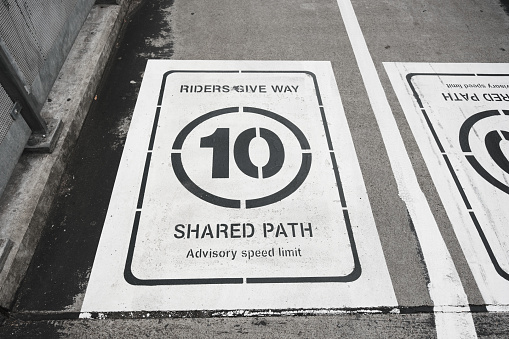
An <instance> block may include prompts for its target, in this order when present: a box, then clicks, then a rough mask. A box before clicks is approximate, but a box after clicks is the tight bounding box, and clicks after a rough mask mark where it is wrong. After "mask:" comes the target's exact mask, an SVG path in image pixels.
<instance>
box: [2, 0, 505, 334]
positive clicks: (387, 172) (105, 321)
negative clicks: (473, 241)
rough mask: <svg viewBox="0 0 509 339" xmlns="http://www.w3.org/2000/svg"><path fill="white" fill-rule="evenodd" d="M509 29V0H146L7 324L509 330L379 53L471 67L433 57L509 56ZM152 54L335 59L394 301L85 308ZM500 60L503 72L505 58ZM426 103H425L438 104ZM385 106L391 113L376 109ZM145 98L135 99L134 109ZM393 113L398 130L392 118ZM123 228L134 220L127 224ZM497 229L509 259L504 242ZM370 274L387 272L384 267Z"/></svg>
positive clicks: (91, 330)
mask: <svg viewBox="0 0 509 339" xmlns="http://www.w3.org/2000/svg"><path fill="white" fill-rule="evenodd" d="M350 3H351V5H352V7H351V8H350V7H349V6H350V5H349V4H350ZM352 13H355V15H352ZM357 24H358V26H359V27H360V29H361V30H362V33H360V35H359V32H358V31H357V30H356V27H357V26H356V25H357ZM508 29H509V15H508V13H507V4H504V3H503V2H502V3H501V2H499V1H498V0H489V1H482V2H481V1H477V0H468V1H457V0H445V1H444V0H441V1H439V0H418V1H410V0H403V1H390V0H384V1H377V2H373V1H365V0H352V1H351V2H350V1H342V0H340V1H335V0H317V1H305V0H288V1H286V0H285V1H272V0H271V1H266V2H252V1H230V0H220V1H215V2H213V3H211V2H205V1H199V0H190V1H178V0H177V1H169V0H155V1H141V2H140V3H139V5H138V6H137V7H136V9H135V10H134V11H133V12H132V13H131V14H130V16H129V17H128V19H127V20H126V22H125V24H124V27H123V29H122V33H121V36H120V37H119V39H118V43H117V46H116V47H115V49H114V52H113V53H112V55H111V58H110V61H109V65H108V67H107V71H106V72H105V74H104V75H103V79H102V82H101V85H100V89H99V90H98V91H97V95H96V97H95V100H94V102H93V103H92V105H91V107H90V109H89V112H88V115H87V117H86V120H85V122H84V125H83V128H82V130H81V132H80V135H79V139H78V141H77V143H76V146H75V147H74V149H73V150H72V154H71V155H70V159H69V161H68V162H67V165H66V169H65V172H64V174H63V176H62V177H61V181H60V186H59V189H58V195H57V196H56V198H55V201H54V202H53V206H52V209H51V212H50V215H49V217H48V218H47V220H46V221H45V223H44V225H43V233H42V237H41V239H40V241H39V244H38V247H37V249H36V252H35V254H34V257H33V259H32V262H31V264H30V267H29V269H28V271H27V274H26V277H25V279H24V281H23V283H22V285H21V287H20V288H19V290H18V293H17V297H16V300H15V303H14V305H13V307H12V309H11V310H8V312H6V314H7V316H8V318H7V319H6V320H5V322H4V324H3V325H2V326H1V327H0V336H2V337H36V336H40V337H117V336H123V337H129V338H130V337H141V336H147V337H169V336H171V337H173V336H174V337H183V338H187V337H204V338H208V337H211V338H212V337H214V338H216V337H218V338H232V337H240V336H243V337H248V338H260V337H263V338H265V337H266V338H276V337H277V338H281V337H285V338H293V337H303V338H309V337H323V338H325V337H346V338H349V337H352V338H353V337H355V338H358V337H384V338H385V337H398V338H402V337H412V338H413V337H416V338H420V337H422V338H430V337H451V336H452V337H475V336H477V337H480V338H498V337H506V336H509V325H508V324H509V313H507V312H508V311H509V307H508V302H507V300H508V298H509V292H507V291H509V288H508V286H509V285H507V281H505V282H499V281H498V280H497V282H496V283H494V285H496V286H497V288H495V289H493V286H494V285H490V283H489V279H488V278H487V279H486V280H487V281H488V282H487V283H486V286H485V285H483V284H484V282H482V281H480V280H479V278H477V275H478V273H476V272H477V271H476V268H475V266H472V265H474V263H473V262H472V259H471V258H472V254H469V253H470V252H469V250H468V249H465V246H466V245H465V243H464V240H463V239H464V238H468V236H466V237H464V236H462V235H461V234H460V233H458V232H459V231H458V229H457V228H455V225H456V221H455V220H456V219H455V217H454V216H452V215H453V214H451V213H452V212H450V210H449V207H448V206H452V205H454V204H452V205H451V204H448V203H447V202H444V198H443V195H442V191H441V190H440V189H439V188H440V185H439V184H437V183H436V180H437V179H436V175H435V174H434V173H435V172H434V171H435V170H434V169H432V167H431V166H430V165H429V161H428V158H427V156H426V154H427V153H426V152H427V151H425V150H424V151H423V149H424V148H423V147H424V146H422V145H421V144H419V143H420V140H422V139H426V138H425V137H419V136H416V133H415V131H414V125H413V123H412V122H411V120H410V119H407V116H406V113H407V112H406V111H405V109H406V107H407V106H405V105H404V103H402V102H401V100H402V99H401V98H402V96H401V92H399V90H396V89H395V88H396V86H394V80H393V79H394V78H398V76H399V75H394V74H395V73H394V74H392V75H391V74H388V72H389V71H388V68H387V69H386V66H384V63H421V64H422V65H428V66H429V65H430V64H431V66H429V67H430V68H433V67H435V69H446V70H449V69H450V70H451V72H456V73H460V72H461V71H462V69H461V67H463V66H459V67H458V71H456V69H455V68H454V67H456V66H454V67H453V66H447V65H446V66H444V65H442V66H433V64H463V65H467V64H468V65H471V64H478V63H482V64H493V63H502V64H503V63H507V62H508V60H509V34H508ZM364 42H365V45H364ZM367 51H369V54H368V53H366V52H367ZM148 59H164V60H224V61H228V60H258V61H269V60H276V61H280V62H281V64H282V65H284V64H285V62H286V61H330V63H331V66H332V72H333V73H332V74H333V76H334V78H335V82H336V84H337V89H338V91H339V95H340V96H341V102H340V103H339V105H341V104H342V107H343V108H344V116H345V117H346V120H347V122H348V130H349V133H350V138H351V141H352V142H353V147H354V148H353V149H354V150H355V154H356V157H357V159H358V168H359V169H360V173H361V174H362V178H363V181H364V185H365V194H366V196H367V198H368V200H369V206H370V208H371V213H372V220H373V222H374V225H375V229H376V234H377V237H376V244H375V245H374V248H378V247H376V246H380V248H381V250H382V252H383V259H384V260H383V261H384V265H385V266H386V267H384V268H383V269H381V270H383V271H384V272H387V276H388V277H390V283H388V284H387V286H389V287H388V290H390V296H389V297H387V298H388V300H389V299H390V298H392V297H391V296H394V298H395V304H392V303H387V304H378V305H375V306H369V307H367V306H365V305H367V304H369V302H368V303H367V304H366V302H365V301H362V302H359V304H358V306H356V305H357V304H356V302H357V301H356V299H355V298H356V297H355V296H352V298H351V299H352V300H353V301H351V302H350V301H348V303H346V304H345V305H347V306H345V305H338V306H336V307H334V306H333V307H331V306H330V305H329V304H328V303H324V305H325V306H323V307H320V306H318V307H306V306H302V307H285V306H284V305H283V306H280V307H277V306H276V307H270V308H269V307H255V308H250V307H247V306H246V307H238V308H235V309H224V308H222V307H220V306H219V307H217V308H213V307H211V308H201V309H198V308H194V309H193V308H189V309H173V308H172V307H171V306H168V309H164V307H163V308H162V309H161V307H160V306H158V307H156V308H154V309H150V308H142V309H130V310H126V311H124V310H122V309H118V310H114V311H110V310H101V309H97V310H95V311H94V312H88V311H87V312H83V310H82V306H83V301H84V298H85V295H86V293H87V287H88V282H89V279H90V277H91V272H92V267H93V266H94V259H95V260H96V261H98V260H99V261H100V260H106V262H107V260H109V259H107V258H96V252H97V251H98V246H106V247H108V246H109V245H108V244H103V243H101V245H99V241H100V238H101V234H102V233H103V236H104V234H105V232H106V231H104V230H103V226H104V225H105V224H107V225H108V218H109V216H108V207H109V206H110V203H111V202H112V201H113V200H114V198H112V197H113V195H112V191H113V189H114V185H119V186H121V185H123V184H125V185H129V183H123V182H119V180H118V179H117V182H115V179H116V178H117V173H120V172H121V171H122V169H121V168H122V165H120V164H121V158H122V156H123V153H124V154H126V150H125V149H124V146H126V138H127V135H128V132H129V130H130V127H132V125H131V120H132V118H133V112H135V105H136V103H137V100H138V95H139V94H140V86H141V84H142V80H144V79H145V78H144V72H145V68H146V65H147V60H148ZM225 64H227V62H226V63H225ZM203 65H205V63H203V64H200V67H202V66H203ZM371 65H373V66H374V67H373V68H371ZM428 66H422V67H423V68H422V69H426V70H427V69H428V68H429V67H428ZM253 67H254V66H253ZM402 67H403V68H404V67H407V68H408V69H410V68H411V66H402ZM419 67H420V66H419ZM426 67H428V68H426ZM448 67H449V68H448ZM469 67H470V66H469ZM471 67H474V66H471ZM501 67H502V68H501V69H505V70H507V72H509V70H508V68H507V64H506V66H501ZM504 67H505V68H504ZM417 68H418V67H416V69H417ZM474 68H475V67H474ZM165 71H166V69H165ZM412 72H413V73H419V72H417V71H413V70H412ZM423 72H424V71H423ZM440 72H442V71H440ZM443 73H445V72H443ZM476 73H482V72H476ZM501 74H502V73H501ZM506 76H507V74H506ZM389 77H391V79H389ZM401 78H403V76H401ZM505 79H506V78H505ZM145 81H148V80H145ZM319 81H321V80H319ZM391 81H392V82H391ZM423 81H424V80H423ZM320 84H321V83H320ZM377 84H380V87H377V86H378V85H377ZM332 86H334V84H333V85H332ZM147 88H148V87H147ZM422 88H424V85H423V87H422ZM426 88H428V87H426ZM181 91H182V90H181ZM380 91H382V92H383V96H381V95H380ZM145 92H146V93H149V92H150V91H149V90H145ZM145 92H144V93H145ZM426 93H427V92H426V90H425V89H422V90H419V94H420V95H422V96H425V95H426ZM505 93H507V88H506V89H505ZM469 95H470V97H472V95H473V94H469ZM140 97H141V95H140ZM384 97H385V98H386V100H385V101H384ZM490 98H491V97H490ZM303 100H304V99H303ZM430 102H431V103H430V104H429V105H430V107H427V106H426V107H427V108H426V109H427V110H428V111H431V110H433V109H434V107H435V106H433V105H434V104H433V101H432V100H430ZM385 103H386V104H387V106H385V105H386V104H385ZM506 106H507V104H506ZM324 107H325V108H326V109H327V106H326V105H324ZM147 109H148V108H147ZM150 109H152V108H150ZM162 109H163V110H164V107H163V108H162ZM384 109H385V112H387V110H388V112H390V113H391V118H390V119H386V118H384V116H383V115H381V114H382V113H383V110H384ZM143 110H144V108H143V107H141V106H137V107H136V113H135V114H141V113H138V111H139V112H142V111H143ZM391 119H393V120H391ZM133 121H134V120H133ZM387 121H388V122H387ZM391 121H394V122H395V125H394V126H395V128H396V131H399V132H398V133H399V134H398V133H395V132H394V130H391V129H390V128H392V127H391V126H392V125H391V123H390V122H391ZM439 124H440V123H439ZM156 125H157V123H156V124H155V125H154V126H156ZM329 127H330V128H332V127H331V126H329ZM159 135H160V134H158V136H159ZM398 135H400V136H401V138H400V139H398ZM429 139H430V140H433V139H432V137H431V136H430V137H429ZM202 140H203V139H202ZM156 142H157V141H156ZM131 144H132V145H134V144H135V142H134V141H131ZM127 147H128V146H126V149H127ZM402 147H403V148H402ZM401 150H403V151H401ZM131 151H132V149H131V148H128V152H127V153H130V152H131ZM505 154H507V153H505ZM119 166H120V169H119ZM355 166H357V165H356V164H352V168H354V167H355ZM405 166H410V167H405ZM340 167H341V166H340ZM430 168H431V169H430ZM409 169H411V170H409ZM445 175H446V174H444V176H445ZM140 180H141V179H140ZM344 180H345V179H344ZM346 181H348V179H346ZM348 194H349V193H348V191H347V198H348ZM363 194H364V193H363ZM467 194H468V192H467ZM420 199H422V200H420ZM454 206H456V205H454ZM428 211H429V214H426V213H428ZM352 213H353V212H352ZM365 213H366V214H369V213H370V211H365ZM494 213H495V212H494ZM426 218H427V219H426ZM425 219H426V220H425ZM502 220H503V219H502ZM110 224H112V222H110ZM465 225H466V224H465ZM357 226H358V225H354V232H355V229H356V227H357ZM105 227H106V226H105ZM126 227H127V229H128V231H127V232H128V234H131V233H130V227H131V225H127V226H126ZM506 231H507V230H506ZM218 233H219V231H218ZM506 233H507V232H506ZM188 234H189V233H188ZM303 234H304V232H303ZM458 234H460V235H458ZM469 234H474V235H475V234H476V233H475V232H474V233H469ZM426 235H429V236H430V237H431V239H426ZM504 236H506V237H507V235H502V236H501V238H503V237H504ZM188 237H189V235H188ZM202 238H203V236H202ZM103 242H104V241H103ZM377 244H379V245H377ZM430 244H431V245H430ZM501 244H502V245H501V246H502V247H501V250H500V251H501V252H500V253H505V254H503V255H502V257H503V256H504V255H505V258H506V259H507V253H509V252H508V251H507V247H504V246H507V245H508V244H507V243H504V242H503V241H501ZM111 246H114V245H111ZM504 250H505V252H504ZM497 253H498V252H496V253H495V254H494V255H495V256H496V255H497ZM361 259H362V256H361ZM480 261H482V260H480ZM502 261H503V260H502ZM361 262H362V260H361ZM502 266H503V264H502ZM486 270H488V269H486ZM487 275H488V276H489V273H488V274H487ZM444 277H445V278H444ZM369 281H370V283H371V284H374V285H373V286H375V285H377V282H376V277H375V279H373V280H371V279H369ZM381 281H382V280H381ZM378 283H379V284H384V283H382V282H378ZM497 284H498V285H497ZM366 286H368V287H367V288H365V287H363V289H364V290H369V285H366ZM145 288H147V287H145ZM148 288H150V287H148ZM312 288H313V287H306V289H312ZM341 291H343V290H341ZM275 293H276V292H275ZM310 293H311V292H310ZM341 293H343V292H341ZM366 293H367V292H366ZM451 295H452V297H451ZM87 298H88V297H87ZM126 298H127V299H128V298H133V299H135V298H136V296H134V297H133V296H126ZM267 298H268V299H270V298H271V296H270V293H269V295H268V297H267ZM327 298H328V297H327V296H325V297H324V299H327ZM368 298H369V295H368ZM373 298H374V297H373ZM349 300H350V299H349ZM133 304H134V302H133ZM240 304H242V302H240ZM268 304H270V303H268ZM260 305H262V304H260ZM190 307H191V306H190ZM85 313H86V314H85ZM444 315H445V316H444ZM448 315H452V316H451V317H448ZM83 318H92V319H83ZM465 324H466V325H465Z"/></svg>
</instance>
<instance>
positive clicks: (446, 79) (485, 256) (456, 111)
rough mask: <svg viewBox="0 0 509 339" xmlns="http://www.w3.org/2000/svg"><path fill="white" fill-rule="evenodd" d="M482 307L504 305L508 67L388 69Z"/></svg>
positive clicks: (507, 293)
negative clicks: (484, 302)
mask: <svg viewBox="0 0 509 339" xmlns="http://www.w3.org/2000/svg"><path fill="white" fill-rule="evenodd" d="M385 67H386V70H387V72H388V74H389V77H390V79H391V82H392V84H393V86H394V89H395V91H396V93H397V95H398V98H399V100H400V102H401V104H402V106H403V110H404V112H405V115H406V117H407V120H408V121H409V124H410V127H411V129H412V132H413V133H414V135H415V137H416V140H417V143H418V144H419V147H420V150H421V152H422V154H423V156H424V159H425V161H426V163H427V165H428V167H429V169H430V173H431V175H432V178H433V180H434V182H435V185H436V187H437V190H438V192H439V194H440V197H441V199H442V201H443V203H444V205H445V208H446V210H447V213H448V215H449V218H450V219H451V222H452V225H453V227H454V230H455V232H456V234H457V236H458V239H459V240H460V243H461V246H462V249H463V251H464V252H465V256H466V258H467V260H468V262H469V264H470V268H471V270H472V272H473V273H474V276H475V279H476V281H477V284H478V285H479V288H480V290H481V292H482V294H483V297H484V299H485V301H486V303H487V304H496V305H500V304H505V305H507V304H508V303H509V228H508V227H507V225H509V209H508V208H507V206H509V160H508V159H509V64H413V63H412V64H405V63H386V64H385Z"/></svg>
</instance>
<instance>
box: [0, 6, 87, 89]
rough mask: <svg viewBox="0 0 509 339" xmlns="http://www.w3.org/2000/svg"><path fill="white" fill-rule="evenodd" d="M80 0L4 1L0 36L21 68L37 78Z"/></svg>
mask: <svg viewBox="0 0 509 339" xmlns="http://www.w3.org/2000/svg"><path fill="white" fill-rule="evenodd" d="M77 1H78V0H65V1H63V0H45V1H40V0H0V18H2V20H0V36H1V37H2V40H3V41H4V42H5V44H6V46H7V48H8V50H9V52H10V54H11V55H12V57H13V58H14V60H15V61H16V63H17V64H18V66H19V68H20V69H21V71H22V73H23V75H24V77H25V79H24V80H25V82H26V83H27V84H29V85H31V84H32V82H33V81H34V80H35V78H36V76H37V74H38V73H39V70H40V68H41V67H42V65H43V64H44V61H45V60H46V57H47V55H48V52H49V50H50V49H51V48H52V47H53V44H54V42H55V40H56V38H57V37H58V35H59V34H60V32H61V30H62V27H63V26H64V24H65V22H66V21H67V20H68V17H69V14H70V13H71V11H72V10H73V8H74V7H75V6H76V3H77Z"/></svg>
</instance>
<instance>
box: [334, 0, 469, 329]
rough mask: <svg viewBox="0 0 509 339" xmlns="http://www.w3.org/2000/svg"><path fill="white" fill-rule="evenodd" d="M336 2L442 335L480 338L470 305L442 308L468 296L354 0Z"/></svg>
mask: <svg viewBox="0 0 509 339" xmlns="http://www.w3.org/2000/svg"><path fill="white" fill-rule="evenodd" d="M337 3H338V6H339V9H340V12H341V17H342V19H343V22H344V24H345V27H346V31H347V34H348V37H349V39H350V43H351V45H352V49H353V52H354V54H355V58H356V60H357V64H358V66H359V70H360V73H361V76H362V79H363V81H364V85H365V87H366V91H367V94H368V98H369V101H370V103H371V107H372V109H373V112H374V114H375V118H376V120H377V123H378V126H379V129H380V132H381V134H382V138H383V140H384V143H385V145H387V147H386V149H387V154H388V156H389V161H390V163H391V167H392V170H393V172H394V176H395V178H396V182H397V185H398V191H399V196H400V198H401V199H402V200H403V201H404V202H405V204H406V206H407V208H408V212H409V213H410V216H411V218H412V221H413V223H414V226H415V230H416V233H417V236H418V238H419V243H420V245H421V248H422V252H423V255H424V258H425V261H426V266H427V269H428V274H429V277H430V283H429V284H428V289H429V292H430V296H431V299H432V300H433V303H434V305H435V306H434V310H435V322H436V331H437V337H438V338H453V337H458V338H460V337H461V338H477V334H476V331H475V326H474V321H473V319H472V315H471V314H470V313H469V309H468V307H465V310H464V311H463V312H459V313H451V312H446V313H442V312H441V311H439V309H440V308H441V307H444V306H467V305H468V299H467V296H466V294H465V291H464V290H463V286H462V285H461V281H460V279H459V276H458V272H457V271H456V268H455V267H454V263H453V261H452V258H451V255H450V253H449V251H448V250H447V247H446V245H445V242H444V240H443V239H442V236H441V234H440V231H439V229H438V225H437V223H436V221H435V218H434V216H433V214H432V213H431V210H430V207H429V205H428V202H427V201H426V197H425V196H424V194H423V193H422V191H421V188H420V186H419V183H418V182H417V177H416V175H415V172H414V169H413V167H412V163H411V162H410V159H409V157H408V154H407V152H406V149H405V145H404V143H403V139H402V137H401V134H400V133H399V129H398V126H397V124H396V120H395V118H394V116H393V114H392V110H391V107H390V105H389V102H388V100H387V97H386V96H385V92H384V89H383V87H382V83H381V82H380V79H379V77H378V73H377V71H376V67H375V64H374V63H373V59H372V58H371V54H370V53H369V50H368V46H367V45H366V41H365V40H364V36H363V34H362V30H361V28H360V25H359V22H358V21H357V17H356V15H355V11H354V9H353V6H352V4H351V2H350V1H349V0H337Z"/></svg>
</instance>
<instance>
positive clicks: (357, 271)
mask: <svg viewBox="0 0 509 339" xmlns="http://www.w3.org/2000/svg"><path fill="white" fill-rule="evenodd" d="M174 73H238V74H241V73H276V74H292V73H293V74H295V73H297V74H306V75H308V76H310V77H311V78H312V79H313V83H314V86H315V93H316V98H317V102H318V106H319V108H320V113H321V119H322V123H323V125H324V130H325V134H326V138H327V145H328V147H329V153H330V156H331V161H332V164H333V171H334V175H335V178H336V183H337V187H338V194H339V196H340V199H341V206H342V211H343V217H344V219H345V224H346V229H347V233H348V239H349V241H350V247H351V250H352V257H353V261H354V268H353V270H352V272H350V273H349V274H347V275H345V276H327V277H273V278H266V277H261V278H260V277H255V278H246V279H245V283H247V284H257V283H258V284H260V283H272V284H278V283H331V282H352V281H355V280H357V279H358V278H359V277H360V276H361V273H362V268H361V264H360V260H359V254H358V252H357V246H356V243H355V239H354V236H353V229H352V225H351V222H350V217H349V212H348V208H347V204H346V199H345V195H344V192H343V186H342V183H341V179H340V175H339V170H338V166H337V162H336V156H335V151H334V149H333V146H332V142H331V137H330V132H329V128H328V125H327V120H326V118H325V109H324V107H323V103H322V97H321V95H320V90H319V87H318V81H317V79H316V75H315V74H314V73H313V72H309V71H240V70H239V71H220V70H218V71H210V70H209V71H207V70H204V71H200V70H173V71H168V72H166V73H164V75H163V78H162V82H161V89H160V91H159V98H158V102H157V109H156V114H155V116H154V124H153V128H152V132H151V137H150V143H149V147H148V151H147V158H146V162H145V168H144V171H143V177H142V183H141V187H140V192H139V196H138V205H137V210H136V212H135V217H134V223H133V228H132V232H131V238H130V241H129V248H128V252H127V258H126V263H125V267H124V279H125V280H126V282H127V283H129V284H131V285H139V286H140V285H141V286H158V285H205V284H206V285H209V284H243V283H244V278H239V277H237V278H198V279H139V278H137V277H136V276H134V274H133V272H132V261H133V256H134V248H135V246H136V238H137V234H138V228H139V223H140V218H141V209H142V206H143V197H144V194H145V187H146V182H147V178H148V172H149V165H150V159H151V154H152V148H153V143H154V140H155V134H156V132H157V122H158V119H159V114H160V110H161V106H162V103H163V95H164V89H165V86H166V81H167V78H168V76H169V75H171V74H174Z"/></svg>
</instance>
